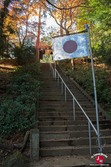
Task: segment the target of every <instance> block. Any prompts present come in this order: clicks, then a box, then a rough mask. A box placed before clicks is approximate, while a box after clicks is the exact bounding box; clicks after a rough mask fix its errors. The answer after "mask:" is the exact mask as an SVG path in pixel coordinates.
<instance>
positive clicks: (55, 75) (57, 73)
mask: <svg viewBox="0 0 111 167" xmlns="http://www.w3.org/2000/svg"><path fill="white" fill-rule="evenodd" d="M50 68H51V70H52V72H53V77H54V78H55V79H56V77H57V76H58V83H59V80H61V83H62V88H63V85H64V87H65V101H66V90H68V92H69V93H70V94H71V96H72V98H73V115H74V120H75V104H74V103H75V102H76V103H77V105H78V106H79V108H80V109H81V111H82V112H83V114H84V115H85V117H86V119H87V121H88V129H89V145H90V154H91V127H92V128H93V130H94V132H95V134H96V135H97V136H98V132H97V129H96V128H95V126H94V125H93V123H92V121H91V120H90V118H89V117H88V115H87V114H86V112H85V111H84V109H83V108H82V106H81V105H80V103H79V102H78V100H77V99H76V97H75V96H74V95H73V93H72V92H71V90H70V89H69V88H68V86H67V85H66V83H65V82H64V80H63V79H62V77H61V75H60V74H59V72H58V71H57V69H56V68H55V69H54V68H53V66H52V64H50ZM100 149H101V148H100Z"/></svg>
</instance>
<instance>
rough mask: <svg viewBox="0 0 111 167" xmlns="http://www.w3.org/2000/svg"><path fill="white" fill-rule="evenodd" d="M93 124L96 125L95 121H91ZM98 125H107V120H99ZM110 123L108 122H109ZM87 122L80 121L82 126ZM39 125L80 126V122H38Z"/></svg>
mask: <svg viewBox="0 0 111 167" xmlns="http://www.w3.org/2000/svg"><path fill="white" fill-rule="evenodd" d="M92 122H93V124H95V125H96V121H94V120H92ZM99 123H100V124H101V126H102V125H103V126H104V124H107V123H108V120H101V121H99ZM109 123H110V122H109ZM87 124H88V123H87V121H86V120H82V125H87ZM39 125H45V126H50V125H81V120H75V121H74V120H73V119H71V120H47V121H46V120H42V121H39Z"/></svg>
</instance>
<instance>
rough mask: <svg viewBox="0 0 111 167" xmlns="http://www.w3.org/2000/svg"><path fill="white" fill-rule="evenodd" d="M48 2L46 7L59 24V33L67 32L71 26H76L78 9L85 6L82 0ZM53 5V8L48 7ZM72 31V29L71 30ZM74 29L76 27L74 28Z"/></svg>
mask: <svg viewBox="0 0 111 167" xmlns="http://www.w3.org/2000/svg"><path fill="white" fill-rule="evenodd" d="M46 1H47V2H49V6H48V5H47V6H46V7H47V8H48V10H49V12H50V15H51V16H52V17H53V18H54V19H55V22H56V23H57V24H58V25H59V26H60V34H69V32H71V31H72V27H76V26H75V25H76V20H77V18H78V9H79V8H82V7H84V6H85V1H84V0H80V1H78V0H68V1H66V0H56V1H53V3H50V2H51V1H48V0H46ZM50 5H52V6H53V8H51V7H50ZM73 31H74V30H73ZM75 31H76V29H75Z"/></svg>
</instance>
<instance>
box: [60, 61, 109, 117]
mask: <svg viewBox="0 0 111 167" xmlns="http://www.w3.org/2000/svg"><path fill="white" fill-rule="evenodd" d="M60 66H61V68H63V69H64V70H65V72H66V74H67V75H69V76H70V77H71V78H73V79H74V80H76V81H77V82H78V84H79V85H80V86H81V87H82V88H83V89H85V90H86V91H87V93H88V94H89V95H91V96H92V97H93V98H94V89H93V80H92V71H91V66H90V65H89V64H81V65H77V64H76V68H75V70H72V69H71V66H70V65H68V64H66V66H65V64H64V63H61V64H60ZM67 66H68V68H66V67H67ZM95 77H96V88H97V98H98V102H99V103H100V104H101V105H102V106H103V107H104V109H105V110H106V111H107V113H108V114H110V115H111V109H110V106H111V100H110V99H111V87H110V85H109V84H108V78H110V74H109V73H108V72H107V71H106V70H104V69H103V68H100V67H95Z"/></svg>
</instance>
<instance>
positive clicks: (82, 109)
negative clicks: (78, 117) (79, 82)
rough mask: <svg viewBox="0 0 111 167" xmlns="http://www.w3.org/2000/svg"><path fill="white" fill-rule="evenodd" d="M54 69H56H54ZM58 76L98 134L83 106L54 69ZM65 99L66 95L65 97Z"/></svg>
mask: <svg viewBox="0 0 111 167" xmlns="http://www.w3.org/2000/svg"><path fill="white" fill-rule="evenodd" d="M55 70H56V69H55ZM56 72H57V74H58V76H59V77H60V79H61V80H62V82H63V84H64V85H65V87H66V88H67V90H68V91H69V93H70V94H71V95H72V97H73V98H74V100H75V101H76V103H77V104H78V106H79V107H80V109H81V110H82V112H83V113H84V115H85V117H86V118H87V120H88V121H89V122H90V124H91V126H92V128H93V129H94V131H95V133H96V135H98V133H97V130H96V128H95V127H94V125H93V124H92V122H91V120H90V118H89V117H88V116H87V114H86V112H85V111H84V110H83V108H82V107H81V105H80V104H79V102H78V101H77V99H76V98H75V96H74V95H73V93H72V92H71V91H70V89H69V88H68V86H67V85H66V83H65V82H64V80H63V79H62V77H61V76H60V74H59V73H58V71H57V70H56ZM65 99H66V97H65Z"/></svg>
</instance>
